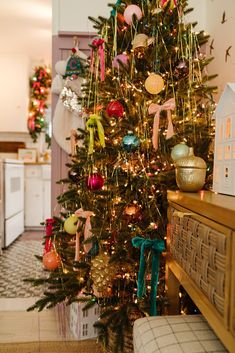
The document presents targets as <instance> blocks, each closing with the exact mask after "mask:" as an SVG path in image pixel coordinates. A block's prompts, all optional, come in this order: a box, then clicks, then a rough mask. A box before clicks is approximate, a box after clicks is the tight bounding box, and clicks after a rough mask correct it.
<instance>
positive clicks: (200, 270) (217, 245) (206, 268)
mask: <svg viewBox="0 0 235 353" xmlns="http://www.w3.org/2000/svg"><path fill="white" fill-rule="evenodd" d="M171 212H172V217H171V222H172V223H171V234H170V239H171V243H170V252H171V254H172V257H173V258H174V259H175V260H176V261H177V262H178V263H179V264H180V265H181V266H182V268H183V269H184V270H185V271H186V273H187V274H188V275H189V276H190V277H191V278H192V279H193V281H194V282H195V283H196V284H197V286H198V287H199V288H200V289H201V290H202V292H203V293H204V294H205V296H206V297H207V298H208V299H209V301H210V302H211V303H212V305H213V307H215V308H216V309H217V311H218V312H219V314H220V315H221V316H222V317H224V316H225V311H226V308H225V296H226V294H225V283H226V276H227V273H226V250H227V242H226V239H227V238H226V235H225V234H223V233H222V232H219V231H217V230H216V229H214V228H213V227H211V226H208V225H206V224H204V223H202V222H201V221H199V220H198V219H195V218H194V216H193V214H192V215H189V214H187V213H186V214H184V213H183V212H179V211H178V210H175V209H174V208H172V209H171Z"/></svg>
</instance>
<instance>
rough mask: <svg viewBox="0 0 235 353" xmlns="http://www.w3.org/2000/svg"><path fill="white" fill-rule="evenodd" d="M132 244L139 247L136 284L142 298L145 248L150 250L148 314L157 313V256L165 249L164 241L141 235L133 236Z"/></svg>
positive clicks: (154, 314) (138, 293)
mask: <svg viewBox="0 0 235 353" xmlns="http://www.w3.org/2000/svg"><path fill="white" fill-rule="evenodd" d="M132 245H133V246H134V247H135V248H140V265H139V273H138V284H137V297H138V298H140V299H141V298H142V297H143V296H144V295H145V293H146V288H145V278H144V277H145V270H146V260H145V250H146V249H151V252H152V273H151V293H150V315H151V316H156V315H157V305H156V296H157V284H158V275H159V257H160V254H161V253H162V252H163V251H164V250H165V244H164V241H163V240H161V239H153V240H151V239H145V238H142V237H135V238H133V239H132Z"/></svg>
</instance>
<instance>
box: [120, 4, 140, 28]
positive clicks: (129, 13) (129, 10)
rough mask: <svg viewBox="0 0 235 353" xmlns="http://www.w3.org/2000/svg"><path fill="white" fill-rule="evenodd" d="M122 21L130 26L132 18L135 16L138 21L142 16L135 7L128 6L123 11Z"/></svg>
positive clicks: (137, 7) (138, 8)
mask: <svg viewBox="0 0 235 353" xmlns="http://www.w3.org/2000/svg"><path fill="white" fill-rule="evenodd" d="M123 15H124V19H125V21H126V23H127V24H128V25H131V24H132V17H133V15H135V16H136V17H137V19H138V20H140V19H141V18H142V16H143V14H142V11H141V9H140V7H139V6H137V5H129V6H127V7H126V9H125V11H124V14H123Z"/></svg>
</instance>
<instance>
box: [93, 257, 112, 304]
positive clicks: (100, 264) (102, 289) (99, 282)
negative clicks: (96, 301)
mask: <svg viewBox="0 0 235 353" xmlns="http://www.w3.org/2000/svg"><path fill="white" fill-rule="evenodd" d="M91 263H92V265H91V278H92V280H93V288H94V292H95V294H96V296H98V297H102V296H107V295H108V291H107V290H108V287H111V286H112V279H113V278H114V268H113V266H112V265H110V264H109V256H108V255H106V254H104V253H101V254H99V255H97V256H96V257H95V258H94V259H93V260H92V261H91Z"/></svg>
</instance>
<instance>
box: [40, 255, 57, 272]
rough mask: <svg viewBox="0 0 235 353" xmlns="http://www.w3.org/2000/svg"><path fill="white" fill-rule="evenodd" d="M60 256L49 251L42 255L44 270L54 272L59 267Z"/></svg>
mask: <svg viewBox="0 0 235 353" xmlns="http://www.w3.org/2000/svg"><path fill="white" fill-rule="evenodd" d="M60 261H61V259H60V256H59V255H58V254H57V252H56V251H55V250H53V251H50V252H48V253H46V254H44V255H43V258H42V263H43V266H44V268H45V269H47V270H51V271H52V270H55V269H56V268H58V267H59V266H60Z"/></svg>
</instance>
